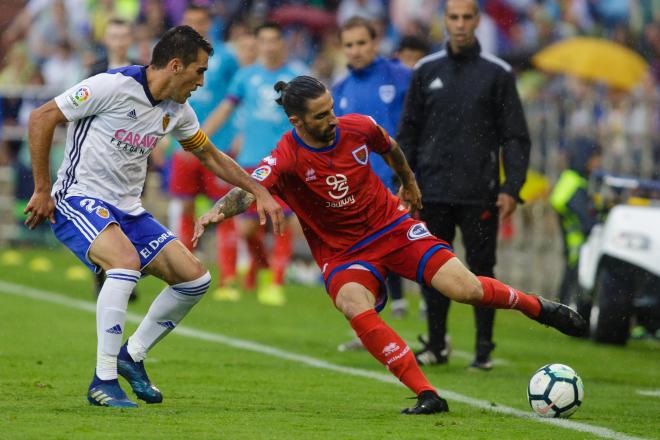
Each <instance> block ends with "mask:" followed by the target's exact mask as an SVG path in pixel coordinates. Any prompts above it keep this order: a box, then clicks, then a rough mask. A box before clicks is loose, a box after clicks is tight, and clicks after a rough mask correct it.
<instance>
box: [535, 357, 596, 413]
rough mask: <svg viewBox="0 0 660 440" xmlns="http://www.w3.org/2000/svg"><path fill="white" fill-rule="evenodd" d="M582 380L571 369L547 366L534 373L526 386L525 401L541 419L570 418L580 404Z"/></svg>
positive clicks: (582, 389)
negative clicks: (527, 401)
mask: <svg viewBox="0 0 660 440" xmlns="http://www.w3.org/2000/svg"><path fill="white" fill-rule="evenodd" d="M583 398H584V388H583V386H582V379H580V376H578V375H577V374H576V373H575V370H573V369H572V368H571V367H569V366H567V365H562V364H548V365H545V366H544V367H541V368H539V370H538V371H537V372H536V373H534V375H533V376H532V378H531V379H530V380H529V385H528V386H527V399H528V400H529V405H530V406H531V407H532V409H533V410H534V412H535V413H536V414H538V415H540V416H541V417H563V418H566V417H570V416H571V415H572V414H573V413H574V412H575V411H577V409H578V408H579V407H580V405H581V404H582V399H583Z"/></svg>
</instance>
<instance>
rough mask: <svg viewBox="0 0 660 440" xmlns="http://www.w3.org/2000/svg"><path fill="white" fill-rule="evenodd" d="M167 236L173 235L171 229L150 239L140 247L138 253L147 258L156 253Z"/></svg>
mask: <svg viewBox="0 0 660 440" xmlns="http://www.w3.org/2000/svg"><path fill="white" fill-rule="evenodd" d="M169 237H174V234H173V233H172V231H167V232H163V233H162V234H160V235H159V236H158V238H155V239H153V240H151V241H150V242H149V244H148V245H147V246H145V247H143V248H142V249H140V251H139V252H140V255H142V257H144V258H148V257H149V256H150V255H151V254H154V253H157V251H158V248H160V247H161V246H162V245H163V243H165V241H166V240H167V239H168V238H169Z"/></svg>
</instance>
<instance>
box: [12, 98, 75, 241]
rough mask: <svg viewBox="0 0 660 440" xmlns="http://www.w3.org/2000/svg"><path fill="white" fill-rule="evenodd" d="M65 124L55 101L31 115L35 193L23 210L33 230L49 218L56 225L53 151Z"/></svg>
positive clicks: (29, 135)
mask: <svg viewBox="0 0 660 440" xmlns="http://www.w3.org/2000/svg"><path fill="white" fill-rule="evenodd" d="M65 122H67V118H66V117H65V116H64V113H62V111H61V110H60V108H59V107H58V106H57V104H56V103H55V101H54V100H50V101H48V102H47V103H46V104H44V105H42V106H41V107H39V108H37V109H36V110H33V111H32V113H30V119H29V121H28V144H29V146H30V157H31V159H32V174H33V176H34V193H33V194H32V197H31V198H30V201H29V202H28V204H27V206H26V207H25V210H24V211H23V213H24V214H27V215H28V216H27V219H26V220H25V224H26V225H27V227H28V228H30V229H34V228H36V227H37V226H39V224H41V222H43V221H44V220H45V219H49V220H50V222H51V223H55V202H54V201H53V198H52V197H51V195H50V192H51V178H50V148H51V144H52V143H53V133H54V132H55V128H56V127H57V126H58V125H59V124H62V123H65Z"/></svg>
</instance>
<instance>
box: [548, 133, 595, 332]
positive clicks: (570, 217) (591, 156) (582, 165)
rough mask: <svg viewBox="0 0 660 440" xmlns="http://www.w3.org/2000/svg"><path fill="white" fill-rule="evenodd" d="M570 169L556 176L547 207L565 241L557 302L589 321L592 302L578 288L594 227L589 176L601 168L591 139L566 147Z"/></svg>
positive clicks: (582, 138) (576, 141)
mask: <svg viewBox="0 0 660 440" xmlns="http://www.w3.org/2000/svg"><path fill="white" fill-rule="evenodd" d="M568 159H569V167H568V169H566V170H564V171H563V172H562V173H561V175H560V176H559V180H557V183H556V184H555V187H554V189H553V190H552V194H551V195H550V204H551V205H552V207H553V208H554V210H555V211H556V212H557V214H558V215H559V225H560V226H561V232H562V236H563V239H564V263H565V264H564V276H563V278H562V282H561V286H560V288H559V301H560V302H561V303H562V304H569V303H570V302H571V301H572V300H573V299H575V301H576V303H577V311H578V313H579V314H580V315H582V317H583V318H584V319H585V320H587V322H588V321H589V317H590V314H591V301H590V300H589V299H588V298H587V297H586V296H585V295H582V294H581V292H580V289H579V286H578V259H579V257H580V246H582V244H583V243H584V242H585V240H586V237H587V236H588V235H589V232H591V229H592V228H593V227H594V225H595V224H596V220H597V219H596V216H595V215H594V213H593V210H592V209H591V208H592V203H591V200H590V197H589V193H588V192H587V190H588V186H589V175H590V174H591V172H592V171H594V170H595V169H597V168H598V167H599V166H600V159H601V148H600V146H599V145H598V144H597V143H596V141H594V140H593V139H591V138H587V137H579V138H577V139H575V140H574V141H572V142H571V143H570V144H569V149H568Z"/></svg>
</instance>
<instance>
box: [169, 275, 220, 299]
mask: <svg viewBox="0 0 660 440" xmlns="http://www.w3.org/2000/svg"><path fill="white" fill-rule="evenodd" d="M210 285H211V274H210V273H209V271H208V270H207V271H205V272H204V273H203V274H202V275H201V276H199V277H197V278H195V279H193V280H191V281H185V282H183V283H178V284H174V285H172V286H171V287H172V289H173V290H174V291H175V292H177V293H178V294H179V295H180V296H181V298H186V299H187V300H188V301H189V302H198V301H199V300H201V299H202V297H203V296H204V294H205V293H206V291H207V290H209V286H210Z"/></svg>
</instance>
